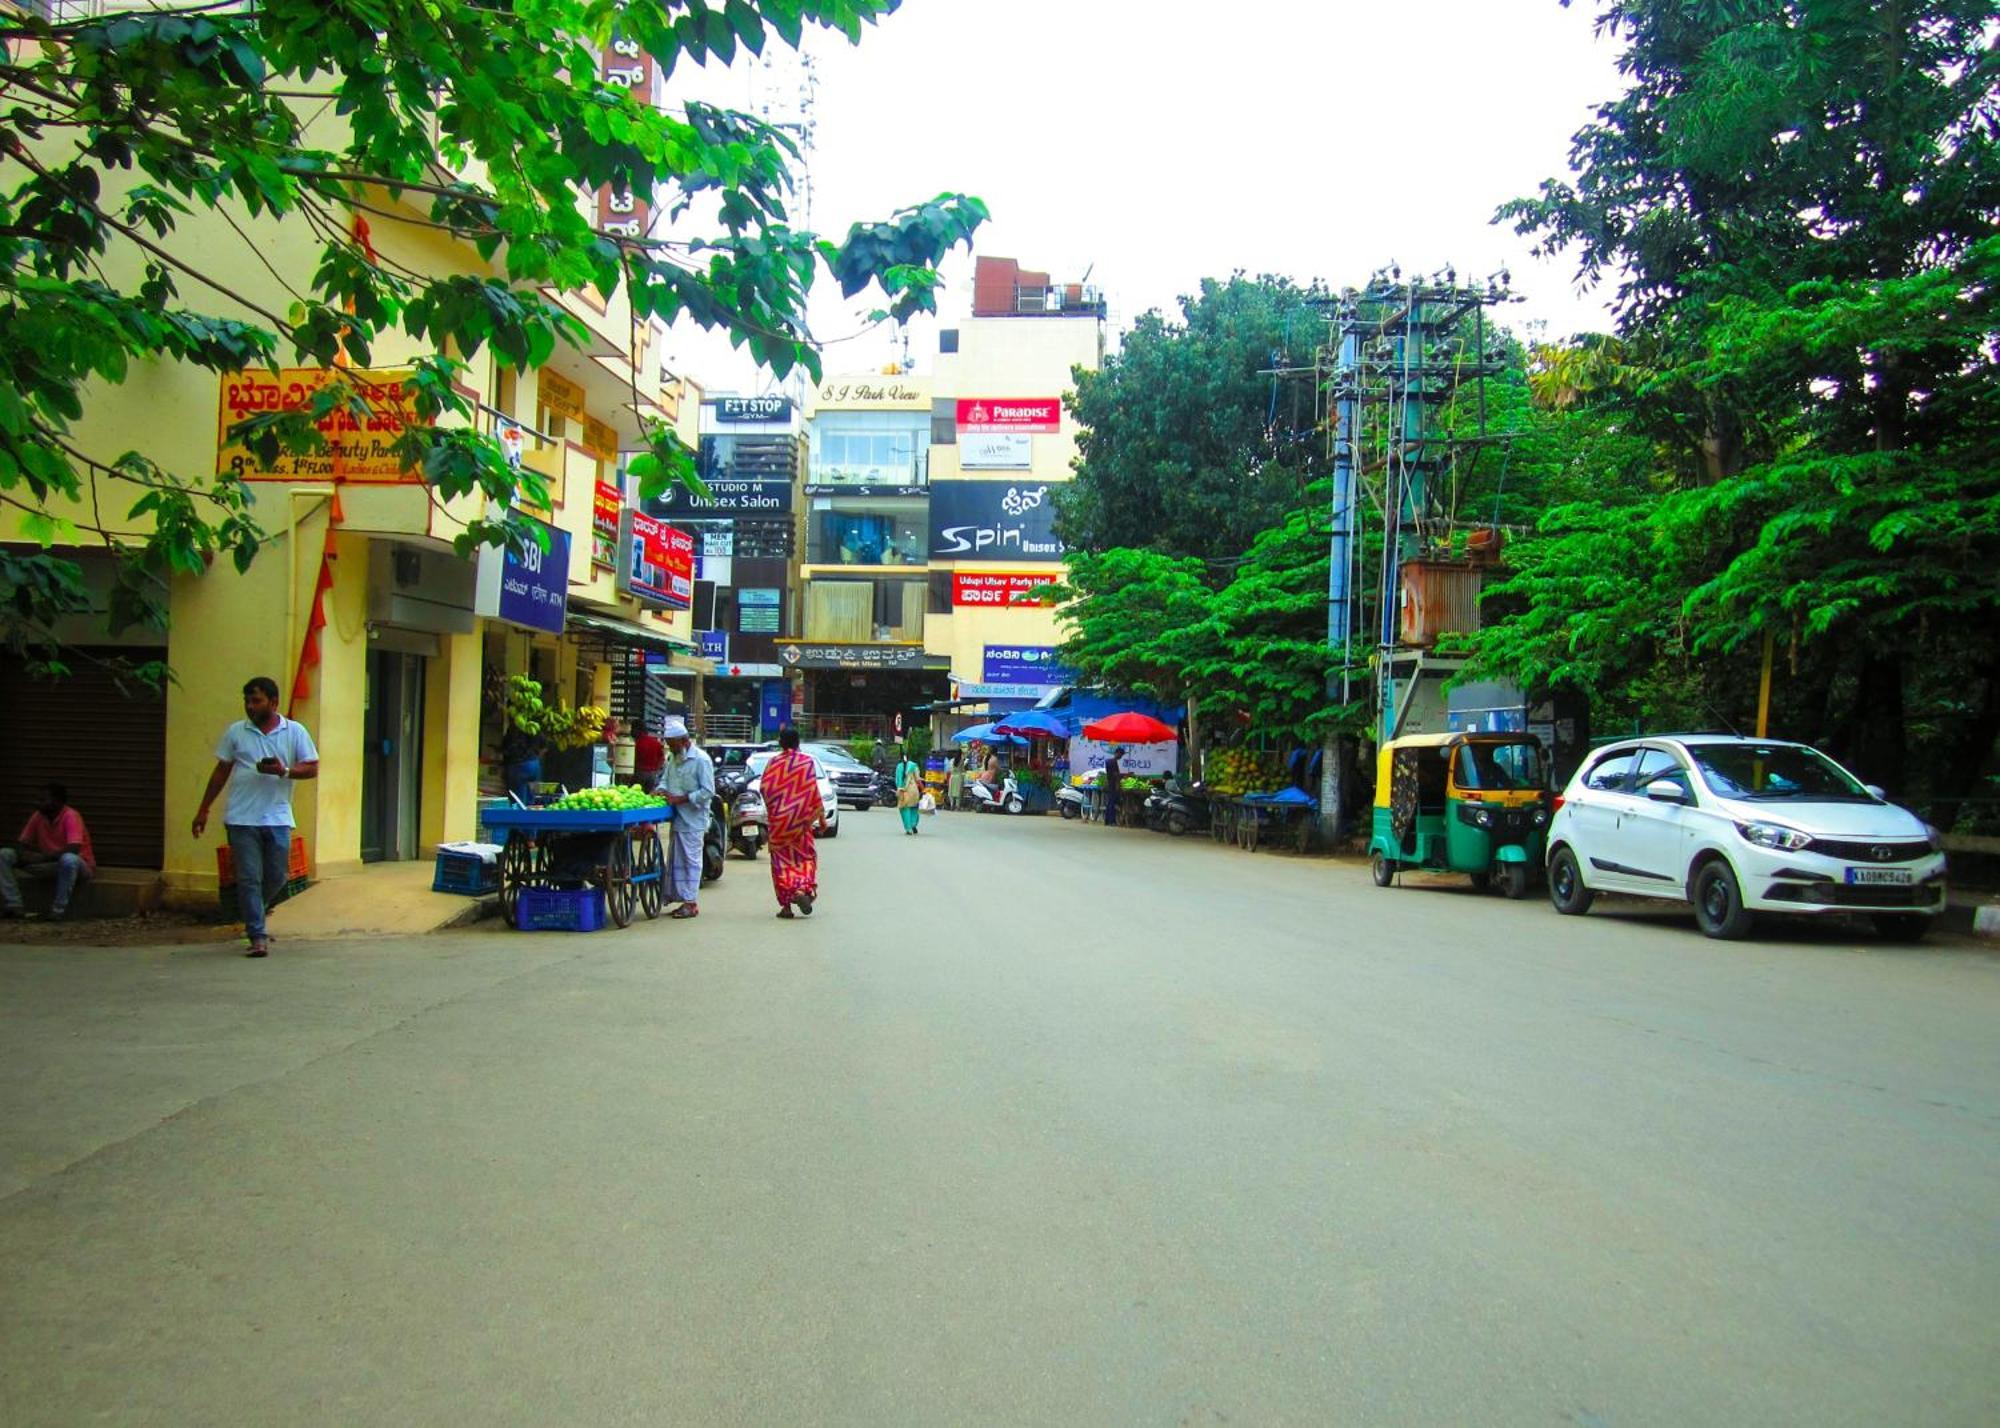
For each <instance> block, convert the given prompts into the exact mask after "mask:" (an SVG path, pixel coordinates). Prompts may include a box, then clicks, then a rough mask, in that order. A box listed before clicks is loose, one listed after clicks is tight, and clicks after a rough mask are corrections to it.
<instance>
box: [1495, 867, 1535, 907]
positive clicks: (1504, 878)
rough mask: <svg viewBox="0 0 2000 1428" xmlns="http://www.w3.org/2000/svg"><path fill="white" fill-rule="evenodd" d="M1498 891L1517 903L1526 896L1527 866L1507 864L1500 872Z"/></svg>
mask: <svg viewBox="0 0 2000 1428" xmlns="http://www.w3.org/2000/svg"><path fill="white" fill-rule="evenodd" d="M1500 891H1501V892H1502V893H1503V894H1505V895H1506V896H1507V897H1510V898H1513V899H1515V900H1516V901H1519V900H1520V899H1521V898H1524V897H1526V896H1527V895H1528V865H1527V864H1526V863H1507V864H1505V865H1503V866H1502V868H1501V870H1500Z"/></svg>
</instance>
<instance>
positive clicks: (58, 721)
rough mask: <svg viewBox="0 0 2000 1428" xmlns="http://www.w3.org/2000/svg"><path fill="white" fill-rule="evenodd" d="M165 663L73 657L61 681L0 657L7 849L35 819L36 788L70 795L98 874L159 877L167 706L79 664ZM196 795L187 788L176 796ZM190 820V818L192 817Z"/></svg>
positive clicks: (119, 652)
mask: <svg viewBox="0 0 2000 1428" xmlns="http://www.w3.org/2000/svg"><path fill="white" fill-rule="evenodd" d="M87 654H95V655H97V656H99V657H101V658H106V659H111V658H122V659H125V660H128V661H131V662H133V663H138V662H140V661H144V660H164V659H166V657H167V652H166V651H165V650H164V649H105V650H92V651H84V652H75V653H72V654H71V655H69V656H68V657H67V660H66V662H67V663H68V664H69V666H70V670H71V672H70V673H69V674H68V675H66V676H64V677H63V678H61V679H53V680H51V679H38V678H32V677H30V675H29V672H28V667H27V665H26V664H25V663H24V662H23V661H21V660H20V659H18V658H16V657H15V656H13V655H6V656H0V710H5V711H6V713H5V715H4V717H0V729H4V737H0V838H5V839H8V840H10V841H11V840H12V838H13V836H14V835H15V834H16V833H18V832H19V831H20V828H21V825H22V824H23V823H25V822H26V821H27V818H28V815H29V814H30V813H31V812H33V811H34V807H35V804H36V803H37V802H38V801H39V799H40V795H39V793H38V791H37V785H39V784H43V783H46V782H48V781H49V780H51V779H53V780H55V781H56V782H58V783H62V784H66V785H68V787H69V801H70V803H71V804H72V805H73V806H74V807H75V808H76V810H77V811H78V812H79V813H81V814H82V815H83V818H84V822H85V823H87V824H88V825H89V826H90V842H91V849H92V851H93V852H95V853H96V855H97V861H98V863H99V864H101V865H102V866H104V867H122V868H157V867H159V866H160V864H161V861H162V860H163V858H164V855H165V846H164V845H165V838H166V792H167V790H166V778H167V704H166V700H165V699H164V698H163V697H162V696H161V695H160V694H159V693H158V692H157V691H154V690H149V689H147V688H145V687H144V686H142V685H140V684H138V683H136V682H134V681H132V680H129V679H128V680H126V681H125V682H124V685H123V687H121V686H120V683H119V681H118V680H116V679H114V678H113V677H112V675H111V672H110V671H109V670H106V669H104V668H103V667H101V666H100V665H97V664H94V663H92V662H91V660H90V659H88V658H86V657H85V656H86V655H87ZM200 794H201V789H200V788H199V787H193V786H190V787H189V788H187V789H185V790H183V796H184V797H185V798H186V799H188V800H190V801H192V800H194V799H196V798H198V797H199V796H200ZM193 814H194V810H193V808H192V807H190V808H189V809H188V815H189V817H192V816H193Z"/></svg>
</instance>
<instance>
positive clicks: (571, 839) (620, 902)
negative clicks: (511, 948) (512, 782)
mask: <svg viewBox="0 0 2000 1428" xmlns="http://www.w3.org/2000/svg"><path fill="white" fill-rule="evenodd" d="M673 816H674V811H673V809H671V808H669V807H667V806H666V805H665V804H654V805H651V806H646V807H638V808H520V807H517V806H515V805H513V804H511V803H490V804H488V805H486V807H484V808H483V809H481V810H480V814H479V821H480V822H481V823H483V824H485V825H486V826H487V827H488V828H489V829H491V830H492V831H493V834H494V836H495V838H496V840H497V841H500V843H501V848H500V906H501V907H502V909H504V910H505V912H506V914H507V922H508V924H509V925H510V926H514V925H518V924H517V923H516V918H515V913H516V910H517V909H518V907H519V906H520V901H521V893H522V891H523V890H524V889H526V888H561V887H566V886H567V887H578V886H585V885H588V886H595V887H598V888H601V889H602V890H603V892H604V910H605V912H606V913H607V914H609V916H610V918H611V921H612V922H613V923H615V924H616V925H617V926H619V927H626V926H629V925H630V924H631V921H632V913H633V910H634V908H635V907H636V908H638V909H640V910H643V911H644V912H645V914H646V916H648V917H658V916H659V915H660V911H661V909H662V908H663V907H665V906H666V868H667V859H666V850H665V849H664V848H663V847H662V846H661V844H660V829H659V825H660V824H662V823H666V822H669V821H670V820H671V819H672V818H673ZM502 835H504V837H503V836H502Z"/></svg>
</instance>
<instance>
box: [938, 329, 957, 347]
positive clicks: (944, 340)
mask: <svg viewBox="0 0 2000 1428" xmlns="http://www.w3.org/2000/svg"><path fill="white" fill-rule="evenodd" d="M938 351H939V352H956V351H958V329H957V328H955V327H941V328H939V329H938Z"/></svg>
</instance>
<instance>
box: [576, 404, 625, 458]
mask: <svg viewBox="0 0 2000 1428" xmlns="http://www.w3.org/2000/svg"><path fill="white" fill-rule="evenodd" d="M583 449H584V450H585V451H587V452H589V453H590V454H591V455H592V456H595V457H596V458H597V459H598V460H599V461H616V460H617V459H618V432H617V430H616V428H614V427H611V426H608V425H607V424H605V423H604V422H601V421H599V420H598V419H597V418H596V417H594V416H590V415H589V414H587V413H586V414H585V416H584V418H583Z"/></svg>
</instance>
